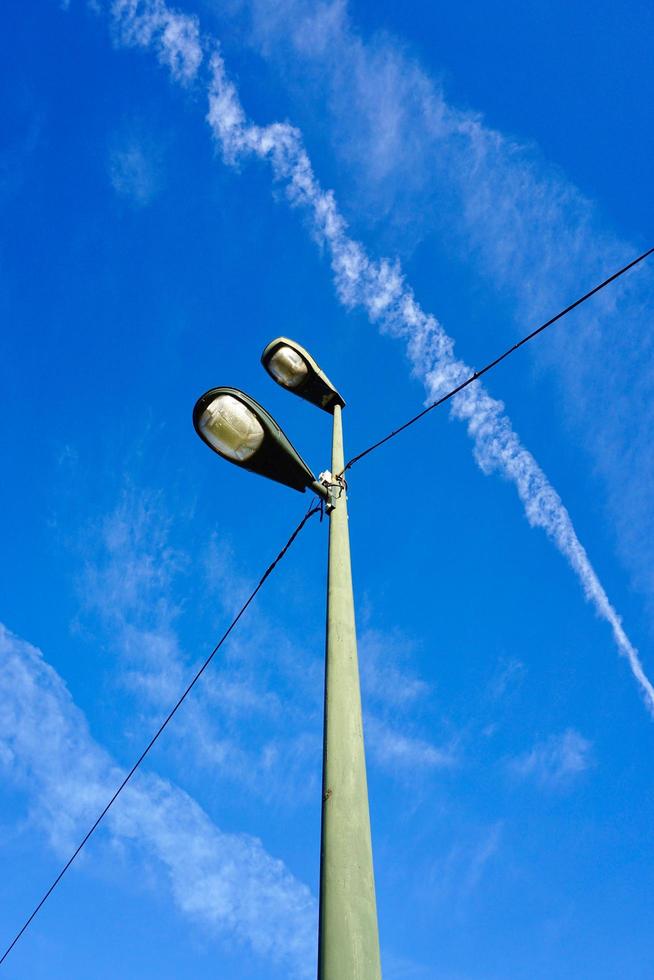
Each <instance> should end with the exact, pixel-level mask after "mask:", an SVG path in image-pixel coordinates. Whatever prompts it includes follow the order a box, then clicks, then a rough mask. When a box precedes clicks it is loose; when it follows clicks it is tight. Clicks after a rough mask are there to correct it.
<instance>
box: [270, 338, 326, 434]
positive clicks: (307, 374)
mask: <svg viewBox="0 0 654 980" xmlns="http://www.w3.org/2000/svg"><path fill="white" fill-rule="evenodd" d="M261 363H262V364H263V366H264V367H265V369H266V371H267V372H268V374H269V375H270V377H271V378H272V379H273V381H276V382H277V384H278V385H281V386H282V388H286V389H288V391H292V392H294V393H295V394H296V395H299V396H300V398H305V399H306V400H307V401H309V402H311V403H312V404H313V405H317V406H318V408H322V409H323V411H325V412H329V413H330V415H333V413H334V406H335V405H340V406H341V408H342V407H344V405H345V401H344V399H343V398H342V396H341V395H340V394H339V393H338V391H337V390H336V388H335V387H334V385H333V384H332V383H331V381H330V380H329V378H328V377H327V375H326V374H325V373H324V371H321V370H320V368H319V367H318V365H317V364H316V362H315V361H314V359H313V358H312V357H311V355H310V354H309V352H308V351H307V350H305V349H304V347H302V346H301V345H300V344H298V343H296V342H295V341H294V340H289V339H288V337H277V339H276V340H273V341H272V342H271V343H269V344H268V346H267V347H266V348H265V350H264V352H263V354H262V355H261Z"/></svg>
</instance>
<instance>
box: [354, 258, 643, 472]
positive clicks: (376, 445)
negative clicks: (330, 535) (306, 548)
mask: <svg viewBox="0 0 654 980" xmlns="http://www.w3.org/2000/svg"><path fill="white" fill-rule="evenodd" d="M652 253H654V248H650V249H648V250H647V252H643V254H642V255H639V256H638V258H637V259H634V260H633V261H632V262H630V263H629V264H628V265H625V266H624V267H623V268H622V269H619V270H618V272H614V273H613V275H612V276H609V278H608V279H605V280H604V282H601V283H600V284H599V286H595V287H594V289H591V290H590V292H588V293H585V294H584V295H583V296H581V297H580V298H579V299H577V300H575V301H574V303H571V304H570V306H566V308H565V309H564V310H561V312H560V313H557V314H556V316H553V317H552V319H551V320H547V321H546V323H542V324H541V325H540V327H537V328H536V330H532V332H531V333H529V334H527V336H526V337H523V338H522V340H519V341H518V343H517V344H514V345H513V347H509V349H508V350H505V351H504V353H503V354H500V356H499V357H496V358H495V360H493V361H490V362H489V363H488V364H487V365H486V366H485V367H483V368H481V370H480V371H475V372H474V373H473V374H471V375H470V377H469V378H466V380H465V381H462V382H461V384H459V385H457V386H456V388H452V390H451V391H448V392H447V394H446V395H442V396H441V397H440V398H438V399H436V401H435V402H432V403H431V405H427V407H426V408H423V410H422V412H418V414H417V415H414V416H413V418H411V419H409V420H408V422H405V423H404V424H403V425H400V426H399V428H397V429H393V431H392V432H389V433H388V435H387V436H384V438H383V439H379V440H378V441H377V442H374V443H373V444H372V446H368V448H367V449H364V450H363V452H360V453H357V455H356V456H353V457H352V459H350V460H349V461H348V462H347V463H346V464H345V467H344V468H343V470H342V473H341V476H342V475H343V473H346V472H347V471H348V470H349V469H351V467H353V466H354V464H355V463H358V462H359V460H361V459H363V458H364V456H367V455H368V454H369V453H371V452H373V451H374V450H375V449H379V447H380V446H383V445H384V443H386V442H389V441H390V440H391V439H394V438H395V436H397V435H399V434H400V432H404V430H405V429H408V428H409V426H410V425H413V424H414V422H418V421H419V419H421V418H423V417H424V416H425V415H427V414H428V412H431V411H433V409H435V408H438V406H439V405H442V404H443V402H446V401H449V399H450V398H453V397H454V395H458V394H459V392H460V391H463V389H464V388H467V387H468V385H471V384H472V383H473V381H477V380H478V379H479V378H481V376H482V375H483V374H486V373H487V372H488V371H491V370H492V369H493V368H494V367H497V365H498V364H499V363H500V362H501V361H503V360H504V359H505V358H506V357H508V356H509V355H510V354H513V352H514V351H517V350H518V348H520V347H522V346H523V345H524V344H526V343H528V342H529V341H530V340H533V339H534V337H537V336H538V334H539V333H542V332H543V330H547V328H548V327H551V326H552V324H553V323H556V321H557V320H560V319H562V317H564V316H565V315H566V314H567V313H570V311H571V310H574V309H575V308H576V307H577V306H581V304H582V303H585V302H586V300H587V299H590V297H591V296H594V295H595V293H599V291H600V289H604V287H605V286H608V285H609V283H612V282H615V280H616V279H619V278H620V276H622V275H624V273H625V272H628V271H629V269H633V267H634V266H635V265H638V263H639V262H642V261H643V259H646V258H647V256H648V255H652Z"/></svg>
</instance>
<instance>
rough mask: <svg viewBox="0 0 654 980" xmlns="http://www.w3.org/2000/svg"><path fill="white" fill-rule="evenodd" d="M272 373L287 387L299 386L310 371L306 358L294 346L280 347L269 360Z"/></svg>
mask: <svg viewBox="0 0 654 980" xmlns="http://www.w3.org/2000/svg"><path fill="white" fill-rule="evenodd" d="M268 368H269V370H270V373H271V374H272V375H273V377H274V378H275V381H279V383H280V385H284V387H285V388H297V386H298V385H299V384H301V383H302V382H303V381H304V379H305V378H306V376H307V374H308V373H309V369H308V368H307V366H306V364H305V363H304V360H303V359H302V358H301V357H300V355H299V354H298V353H297V351H294V350H293V348H292V347H280V348H279V349H278V350H276V351H275V353H274V354H273V356H272V357H271V358H270V360H269V361H268Z"/></svg>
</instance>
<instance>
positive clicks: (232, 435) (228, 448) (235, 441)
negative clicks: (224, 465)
mask: <svg viewBox="0 0 654 980" xmlns="http://www.w3.org/2000/svg"><path fill="white" fill-rule="evenodd" d="M199 426H200V430H201V431H202V434H203V436H204V438H205V439H206V440H207V442H208V443H209V444H210V445H211V446H213V447H214V448H215V449H217V450H218V452H220V453H222V454H223V456H227V458H228V459H237V460H239V461H240V462H243V461H244V460H246V459H249V458H250V456H253V455H254V454H255V453H256V451H257V449H258V448H259V446H260V445H261V443H262V442H263V436H264V432H263V426H262V425H261V423H260V422H259V419H258V418H257V417H256V415H255V414H254V412H252V411H250V409H249V408H248V407H247V406H246V405H244V404H243V402H240V401H239V400H238V398H233V397H232V395H218V396H217V397H216V398H214V400H213V401H212V402H210V403H209V404H208V405H207V407H206V408H205V410H204V412H203V413H202V416H201V418H200V422H199Z"/></svg>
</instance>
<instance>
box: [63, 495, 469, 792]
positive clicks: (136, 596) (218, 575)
mask: <svg viewBox="0 0 654 980" xmlns="http://www.w3.org/2000/svg"><path fill="white" fill-rule="evenodd" d="M172 533H173V527H172V519H171V517H170V515H169V514H168V513H167V511H166V509H165V507H164V506H163V504H162V501H161V499H160V497H159V496H158V495H157V494H156V493H153V492H147V491H137V490H136V489H135V488H134V487H132V486H129V487H127V488H126V489H125V490H124V491H123V493H122V494H121V496H120V499H119V501H118V504H117V506H116V508H115V509H114V510H113V511H112V512H110V513H109V514H108V515H106V516H105V517H104V518H103V519H98V520H95V521H94V522H93V529H92V530H89V531H85V533H84V554H85V562H84V571H83V575H82V576H81V577H80V582H79V591H80V597H81V600H82V603H83V613H82V621H83V622H84V624H85V628H86V629H88V628H90V629H91V630H92V631H93V632H94V633H97V634H98V635H99V636H101V637H103V641H102V642H103V644H104V645H106V646H107V647H108V649H109V650H111V651H112V653H113V654H114V656H115V659H116V660H117V662H118V664H119V666H120V671H119V674H118V676H119V677H120V683H121V685H122V686H124V687H126V688H127V689H128V690H129V691H130V692H131V693H132V694H133V695H134V696H135V698H136V706H137V708H138V710H139V711H140V712H142V713H144V714H145V718H146V719H147V723H148V724H149V725H154V724H155V722H157V721H158V719H159V717H160V716H161V715H162V714H163V713H164V712H165V711H166V710H168V708H169V707H170V706H171V705H172V704H173V703H174V702H175V700H176V699H177V696H178V694H179V692H180V691H181V690H183V688H184V687H185V685H186V683H188V680H189V678H190V676H191V674H192V672H193V658H191V657H190V656H189V654H188V652H187V650H186V649H185V645H184V642H183V640H182V639H181V633H182V632H183V631H182V630H181V628H180V622H179V619H180V609H179V608H178V606H177V604H176V602H175V600H174V596H177V595H179V594H183V593H186V592H188V587H187V576H188V575H189V573H192V574H193V580H194V582H195V587H196V588H198V580H197V568H196V569H195V570H193V566H192V565H191V562H190V560H189V558H188V556H187V555H185V554H184V553H182V552H181V551H179V550H178V549H176V548H174V547H173V546H172V545H171V543H170V540H171V537H172ZM188 535H189V531H188V528H187V529H186V531H185V536H186V537H188ZM204 576H205V582H204V587H203V588H200V590H199V591H200V592H201V593H202V594H203V595H205V596H206V595H207V594H210V595H211V596H212V598H213V600H214V602H215V603H216V606H217V608H218V609H219V610H220V611H221V616H223V617H224V620H225V622H226V621H228V620H229V618H230V617H231V615H232V614H233V612H234V609H235V606H238V605H240V603H241V602H242V599H243V597H244V596H245V595H247V593H248V591H249V588H250V585H251V583H246V582H245V581H244V580H243V578H242V576H241V574H240V572H239V570H238V562H237V561H236V559H235V558H234V556H233V555H232V554H231V551H230V549H229V547H224V546H223V544H222V541H221V539H220V537H219V535H218V534H215V535H214V537H213V539H212V541H211V542H210V546H209V550H208V553H207V557H206V561H205V563H204ZM205 590H206V591H205ZM105 637H106V638H107V639H104V638H105ZM316 639H317V647H316V650H315V652H314V653H313V654H312V653H311V650H310V649H309V648H307V645H306V643H304V644H303V648H302V650H301V651H298V650H297V649H296V648H295V646H294V645H293V643H292V641H291V640H290V639H289V637H288V636H287V635H286V633H285V631H284V630H283V629H282V627H281V625H280V624H279V623H276V622H274V621H272V620H271V619H270V618H268V617H267V616H266V615H265V614H264V612H263V611H262V610H261V609H253V610H252V611H251V614H250V616H249V617H248V619H247V621H244V622H243V623H242V624H241V625H240V627H239V630H238V633H235V634H234V635H233V636H232V637H230V640H229V648H228V649H227V651H226V653H225V656H227V657H228V658H229V666H228V669H225V670H221V669H220V668H219V666H218V665H215V669H214V670H212V671H210V672H208V673H207V674H206V675H205V676H204V678H203V682H202V685H200V686H199V687H198V688H197V689H196V690H195V691H194V695H193V698H192V699H189V701H188V702H187V704H186V705H185V706H184V711H183V712H182V713H180V715H179V716H178V717H177V719H176V739H175V745H176V746H179V747H181V754H182V757H183V759H184V765H185V766H186V764H187V762H188V759H189V757H191V756H192V758H193V759H194V761H195V763H196V764H197V765H199V766H201V767H202V768H207V767H208V768H211V770H212V772H213V774H214V778H225V779H228V780H236V781H238V783H239V785H241V786H243V787H245V788H247V789H248V790H249V791H251V792H253V793H256V794H257V795H263V796H265V797H266V799H268V800H270V799H275V800H282V799H284V800H290V799H292V800H295V801H296V802H298V801H300V802H302V801H304V800H305V799H307V798H310V795H311V794H315V795H317V794H318V793H319V787H318V783H317V779H318V772H319V762H320V758H321V748H320V740H319V722H318V718H319V715H320V711H321V709H322V691H323V669H324V668H323V662H322V636H321V634H320V633H317V634H316ZM271 649H272V650H274V656H273V657H272V660H271V657H270V651H271ZM410 652H411V646H410V644H409V643H408V642H407V641H406V639H405V638H404V637H403V636H402V635H401V634H400V633H399V632H395V633H390V634H389V633H381V632H380V631H377V630H375V629H374V628H368V629H366V630H364V631H363V633H362V636H361V641H360V660H361V664H362V678H363V681H362V682H363V690H364V695H365V699H366V704H367V705H368V706H369V709H370V710H369V712H368V715H367V720H366V740H367V744H368V746H369V749H370V758H371V761H372V763H373V764H374V765H376V766H378V767H379V768H381V769H383V770H385V771H387V772H389V773H390V774H392V775H397V776H405V775H406V774H407V773H410V772H418V771H420V770H433V769H439V768H447V767H450V766H452V765H454V764H455V762H456V761H457V757H458V753H456V752H455V749H454V746H453V743H452V740H451V738H448V739H447V740H446V744H445V745H444V746H441V745H434V744H433V743H432V742H430V741H429V740H428V739H426V738H424V737H423V736H422V735H421V734H420V733H419V732H416V730H415V729H416V721H415V718H413V717H412V715H413V714H414V709H415V707H416V704H417V703H418V702H421V703H422V704H423V705H424V704H425V703H427V701H428V698H429V694H430V689H429V686H428V685H427V684H426V683H425V682H424V681H423V680H422V679H421V678H420V677H419V676H417V675H416V673H415V672H414V671H413V670H412V669H411V666H410V662H409V661H410ZM280 691H283V692H284V694H283V695H281V696H280V694H279V692H280ZM409 719H411V731H409V730H408V724H407V723H408V721H409ZM254 721H256V725H255V724H253V722H254Z"/></svg>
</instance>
